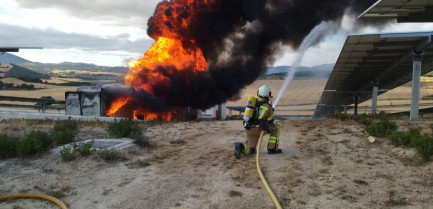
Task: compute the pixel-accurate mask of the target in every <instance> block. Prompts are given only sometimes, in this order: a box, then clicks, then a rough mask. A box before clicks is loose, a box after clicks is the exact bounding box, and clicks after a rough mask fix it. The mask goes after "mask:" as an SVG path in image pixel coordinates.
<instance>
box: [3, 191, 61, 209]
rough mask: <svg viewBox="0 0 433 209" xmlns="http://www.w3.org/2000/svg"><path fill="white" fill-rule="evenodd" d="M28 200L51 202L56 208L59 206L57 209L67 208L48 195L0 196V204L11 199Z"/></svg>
mask: <svg viewBox="0 0 433 209" xmlns="http://www.w3.org/2000/svg"><path fill="white" fill-rule="evenodd" d="M29 198H32V199H43V200H49V201H51V202H53V203H54V204H56V205H57V206H59V208H61V209H68V207H66V205H65V203H63V202H62V201H60V200H59V199H57V198H55V197H52V196H49V195H44V194H10V195H4V196H0V202H1V201H6V200H11V199H29Z"/></svg>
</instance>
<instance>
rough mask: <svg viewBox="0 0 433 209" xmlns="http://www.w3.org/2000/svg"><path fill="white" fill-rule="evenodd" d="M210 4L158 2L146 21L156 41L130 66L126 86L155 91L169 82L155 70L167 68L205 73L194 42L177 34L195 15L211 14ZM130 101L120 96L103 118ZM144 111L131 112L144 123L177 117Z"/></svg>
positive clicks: (191, 0)
mask: <svg viewBox="0 0 433 209" xmlns="http://www.w3.org/2000/svg"><path fill="white" fill-rule="evenodd" d="M213 1H214V0H204V1H194V0H171V1H170V2H168V1H164V2H161V3H159V4H158V7H157V9H156V11H155V14H154V16H153V17H152V18H151V19H149V24H150V25H151V27H154V29H153V30H151V31H153V32H151V34H149V36H151V37H152V38H153V39H154V40H155V41H156V42H155V43H154V44H153V45H152V46H151V47H150V49H149V50H148V51H147V52H146V53H144V56H143V57H142V58H140V59H139V60H137V61H135V62H132V63H130V72H129V73H128V74H127V75H126V76H125V83H126V84H127V85H129V86H132V87H134V88H142V89H144V90H145V91H147V92H154V89H153V88H154V87H155V86H156V85H159V86H160V85H161V84H164V83H167V82H169V80H170V77H169V75H167V72H165V74H162V73H161V72H160V71H159V70H158V68H161V67H162V68H170V69H175V70H176V71H178V72H179V71H190V72H192V73H199V72H201V71H204V70H205V69H206V68H207V66H208V64H207V62H206V60H205V57H204V56H203V52H202V50H201V49H200V48H198V47H197V46H196V44H195V41H194V40H185V38H184V37H182V36H180V34H179V33H178V31H185V30H188V27H189V24H190V23H191V21H192V20H193V19H194V14H196V13H197V12H210V9H211V7H210V6H207V5H208V4H210V3H212V2H213ZM168 10H169V11H168ZM195 10H199V11H195ZM167 14H170V15H167ZM185 14H188V15H185ZM173 73H174V72H173ZM131 99H132V98H124V97H120V96H119V97H118V98H116V99H115V100H114V101H113V102H112V103H111V105H110V107H109V108H108V110H107V111H106V113H105V115H107V116H112V115H114V114H115V113H116V112H117V111H119V110H120V109H121V108H122V107H123V106H125V105H127V104H128V103H129V102H130V101H131ZM145 109H146V108H145V107H138V108H137V109H135V110H133V117H134V118H143V119H144V120H152V119H157V118H160V119H163V120H171V119H172V118H173V117H174V116H175V115H176V112H175V111H174V110H172V111H167V112H164V113H155V112H150V111H148V110H145Z"/></svg>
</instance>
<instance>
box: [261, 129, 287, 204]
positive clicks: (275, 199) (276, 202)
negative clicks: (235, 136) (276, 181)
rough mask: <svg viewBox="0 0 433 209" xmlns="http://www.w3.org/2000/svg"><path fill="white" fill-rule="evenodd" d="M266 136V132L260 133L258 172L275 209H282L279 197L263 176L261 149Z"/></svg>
mask: <svg viewBox="0 0 433 209" xmlns="http://www.w3.org/2000/svg"><path fill="white" fill-rule="evenodd" d="M264 135H265V131H262V132H261V133H260V138H259V143H258V146H257V155H256V166H257V172H258V173H259V176H260V179H262V182H263V185H264V186H265V188H266V191H268V194H269V196H271V198H272V201H273V202H274V205H275V207H277V209H282V207H281V205H280V203H279V202H278V199H277V197H276V196H275V194H274V192H272V189H271V188H270V187H269V184H268V182H267V181H266V179H265V176H263V172H262V169H261V168H260V148H261V146H262V139H263V136H264Z"/></svg>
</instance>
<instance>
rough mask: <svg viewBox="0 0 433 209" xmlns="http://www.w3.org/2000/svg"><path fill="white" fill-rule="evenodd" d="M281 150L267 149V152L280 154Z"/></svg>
mask: <svg viewBox="0 0 433 209" xmlns="http://www.w3.org/2000/svg"><path fill="white" fill-rule="evenodd" d="M282 152H283V150H281V149H268V154H280V153H282Z"/></svg>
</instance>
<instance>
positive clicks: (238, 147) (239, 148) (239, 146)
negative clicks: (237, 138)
mask: <svg viewBox="0 0 433 209" xmlns="http://www.w3.org/2000/svg"><path fill="white" fill-rule="evenodd" d="M243 149H244V145H243V144H242V143H239V142H236V143H235V157H236V159H241V154H242V150H243Z"/></svg>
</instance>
